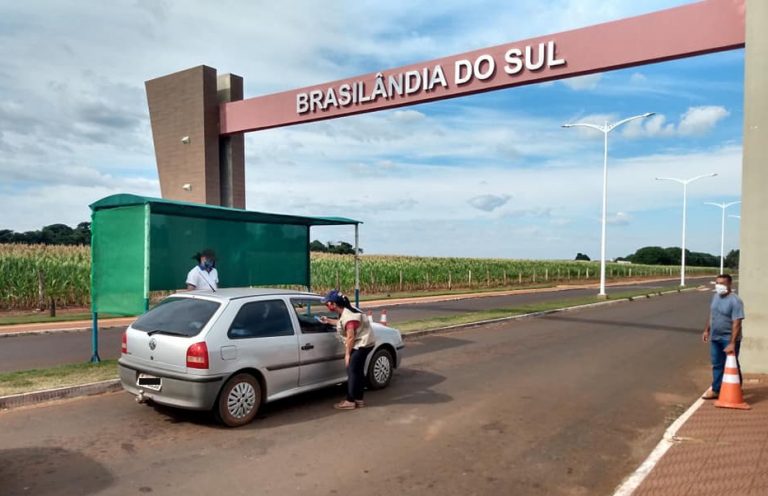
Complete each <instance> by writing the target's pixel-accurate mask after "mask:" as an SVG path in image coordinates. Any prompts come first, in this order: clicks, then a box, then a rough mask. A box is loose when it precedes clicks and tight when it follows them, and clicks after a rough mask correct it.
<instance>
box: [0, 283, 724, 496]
mask: <svg viewBox="0 0 768 496" xmlns="http://www.w3.org/2000/svg"><path fill="white" fill-rule="evenodd" d="M709 297H710V295H709V294H708V293H703V292H691V293H683V294H675V295H667V296H663V297H661V298H653V299H649V300H642V301H635V302H626V303H619V304H616V305H610V306H607V307H599V308H592V309H581V310H577V311H573V312H568V313H562V314H555V315H551V316H549V317H546V318H538V319H526V320H521V321H511V322H505V323H496V324H493V325H486V326H482V327H479V328H474V329H472V330H464V331H459V332H454V333H452V334H449V335H442V336H431V337H424V338H423V339H421V340H419V341H412V342H409V345H408V347H407V355H406V358H405V360H404V364H403V368H401V369H400V370H398V371H397V373H396V375H395V378H394V380H393V383H392V385H391V386H390V388H388V389H386V390H383V391H377V392H371V393H368V394H367V395H366V400H367V401H368V403H369V407H368V408H365V409H362V410H356V411H351V412H337V411H335V410H333V409H332V408H331V405H332V403H333V402H334V401H336V400H338V399H339V398H340V397H341V394H342V391H341V390H340V389H339V388H329V389H326V390H323V391H320V392H316V393H312V394H308V395H303V396H301V397H299V398H294V399H290V400H285V401H281V402H278V403H275V404H272V405H267V406H266V407H265V409H264V410H263V412H262V414H261V416H260V418H259V419H257V420H256V421H255V422H254V423H253V424H251V425H248V426H246V427H244V428H241V429H236V430H230V429H224V428H220V427H217V426H216V425H214V424H212V423H211V421H210V420H209V417H208V416H207V415H203V414H199V413H190V412H179V411H174V410H170V409H165V408H159V407H150V406H146V405H137V404H136V403H135V402H134V401H133V400H132V399H131V398H130V397H129V395H127V394H126V393H114V394H108V395H102V396H98V397H91V398H79V399H74V400H68V401H63V402H57V403H49V404H43V405H38V406H35V407H27V408H20V409H14V410H7V411H4V412H0V488H2V489H3V490H2V494H3V495H4V496H14V495H27V494H35V495H39V496H49V495H64V494H75V493H77V494H80V495H92V494H97V493H98V494H99V495H126V494H153V495H178V494H190V495H197V494H222V493H226V494H232V495H240V494H242V495H249V496H252V495H254V494H259V495H281V496H283V495H296V494H307V495H342V494H366V495H387V496H391V495H392V494H404V495H419V496H421V495H424V494H439V495H446V496H450V495H462V496H463V495H469V494H477V495H485V494H488V495H498V494H504V495H506V494H515V495H568V496H574V495H589V496H594V495H598V496H599V495H607V494H611V492H612V490H613V488H614V487H615V486H616V485H617V484H618V483H619V482H620V481H621V480H622V479H623V477H624V476H626V475H627V474H629V473H631V472H632V471H633V470H634V469H635V468H636V467H637V465H638V464H639V463H640V462H641V461H642V460H643V459H644V458H645V456H647V454H648V453H649V452H650V450H651V449H652V448H653V446H655V444H656V443H657V442H658V440H659V439H660V436H661V434H662V433H663V430H664V428H665V426H666V424H667V423H669V422H670V421H671V419H673V418H676V417H677V416H678V415H680V413H681V412H682V411H683V410H685V409H686V408H687V407H688V405H690V404H691V403H692V402H693V401H694V400H695V398H696V397H697V396H698V394H700V393H701V391H703V389H704V388H705V387H706V383H707V378H708V374H707V365H708V359H707V351H706V349H705V348H704V346H703V345H702V344H701V343H700V342H699V333H700V327H701V322H702V314H703V313H704V312H706V309H707V303H708V300H709Z"/></svg>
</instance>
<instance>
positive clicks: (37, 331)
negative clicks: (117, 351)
mask: <svg viewBox="0 0 768 496" xmlns="http://www.w3.org/2000/svg"><path fill="white" fill-rule="evenodd" d="M123 327H125V326H122V325H108V326H99V332H103V331H108V330H110V329H122V328H123ZM91 329H93V327H82V328H72V329H30V330H28V331H17V332H2V330H0V339H3V338H17V337H19V336H33V335H41V334H68V333H76V332H83V331H89V332H90V331H91Z"/></svg>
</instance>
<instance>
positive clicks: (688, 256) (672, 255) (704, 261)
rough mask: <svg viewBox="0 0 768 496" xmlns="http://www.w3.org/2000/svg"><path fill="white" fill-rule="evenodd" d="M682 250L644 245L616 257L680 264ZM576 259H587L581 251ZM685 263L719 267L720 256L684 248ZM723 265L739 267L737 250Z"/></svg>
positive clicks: (656, 263)
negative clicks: (627, 253)
mask: <svg viewBox="0 0 768 496" xmlns="http://www.w3.org/2000/svg"><path fill="white" fill-rule="evenodd" d="M681 255H682V250H680V248H679V247H669V248H662V247H661V246H645V247H643V248H640V249H639V250H637V251H635V252H634V253H633V254H631V255H627V256H626V257H618V258H617V259H616V261H617V262H621V261H626V262H632V263H636V264H646V265H680V264H681V262H682V260H681V258H682V257H681ZM576 260H589V257H588V256H587V255H585V254H583V253H578V254H577V255H576ZM685 264H686V265H691V266H696V267H720V257H719V256H716V255H711V254H709V253H703V252H698V251H690V250H685ZM723 265H724V266H725V267H728V268H729V269H738V268H739V250H731V251H730V252H728V255H726V257H725V259H724V260H723Z"/></svg>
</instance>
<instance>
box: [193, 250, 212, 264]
mask: <svg viewBox="0 0 768 496" xmlns="http://www.w3.org/2000/svg"><path fill="white" fill-rule="evenodd" d="M202 257H205V258H207V259H209V260H216V252H214V251H213V250H211V249H210V248H206V249H205V250H203V251H201V252H197V253H195V254H194V255H192V258H194V259H195V260H197V261H198V262H199V261H200V259H201V258H202Z"/></svg>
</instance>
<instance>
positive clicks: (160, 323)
mask: <svg viewBox="0 0 768 496" xmlns="http://www.w3.org/2000/svg"><path fill="white" fill-rule="evenodd" d="M220 306H221V304H220V303H218V302H215V301H210V300H201V299H198V298H174V297H171V298H166V299H164V300H163V301H161V302H160V303H159V304H158V305H157V306H156V307H154V308H152V309H151V310H149V311H148V312H147V313H145V314H144V315H142V316H141V317H139V318H138V319H137V320H136V322H134V323H133V324H131V327H133V328H134V329H137V330H139V331H145V332H155V333H157V332H159V333H165V334H177V335H182V336H190V337H191V336H197V335H198V334H200V331H201V330H202V329H203V327H205V325H206V324H207V323H208V321H209V320H211V317H212V316H213V314H214V313H216V310H218V308H219V307H220Z"/></svg>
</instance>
